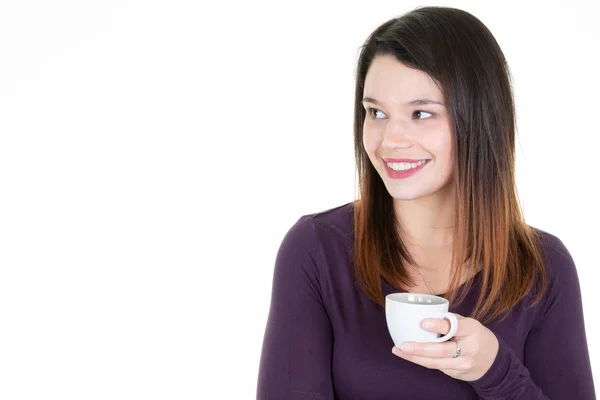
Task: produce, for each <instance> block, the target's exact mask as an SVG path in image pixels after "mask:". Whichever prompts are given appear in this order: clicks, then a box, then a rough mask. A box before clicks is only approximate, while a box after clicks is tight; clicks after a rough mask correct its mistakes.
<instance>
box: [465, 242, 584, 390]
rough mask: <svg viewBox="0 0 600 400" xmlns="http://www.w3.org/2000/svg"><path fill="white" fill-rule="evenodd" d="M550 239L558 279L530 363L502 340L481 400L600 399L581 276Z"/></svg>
mask: <svg viewBox="0 0 600 400" xmlns="http://www.w3.org/2000/svg"><path fill="white" fill-rule="evenodd" d="M546 240H547V241H548V242H547V243H546V249H547V255H546V258H547V263H548V267H549V269H550V270H551V274H550V275H551V276H552V277H551V280H550V284H549V287H548V292H547V295H546V296H545V298H544V300H543V302H542V303H541V308H540V313H539V316H538V318H537V321H535V323H534V326H533V328H532V329H531V331H530V332H529V335H528V337H527V339H526V342H525V353H524V362H523V363H522V362H521V361H520V360H519V358H518V357H517V356H516V354H515V353H514V352H513V351H512V350H511V349H510V347H509V346H508V345H506V344H505V343H504V341H502V340H501V339H500V338H499V341H500V348H499V351H498V355H497V357H496V360H495V361H494V364H493V365H492V367H491V368H490V370H489V371H488V372H487V373H486V374H485V375H484V376H483V377H482V378H481V379H479V380H478V381H475V382H472V386H473V388H474V389H475V390H476V391H477V393H478V395H479V397H480V398H481V399H485V400H491V399H506V400H510V399H514V400H517V399H518V400H521V399H522V400H535V399H552V400H563V399H568V400H572V399H577V400H593V399H596V395H595V392H594V382H593V378H592V371H591V366H590V359H589V354H588V348H587V341H586V333H585V326H584V319H583V308H582V301H581V291H580V286H579V279H578V277H577V271H576V269H575V265H574V262H573V259H572V258H571V255H570V254H569V252H568V251H567V249H566V248H565V246H564V244H563V243H562V242H561V241H560V240H559V239H557V238H556V237H553V236H550V237H548V238H546Z"/></svg>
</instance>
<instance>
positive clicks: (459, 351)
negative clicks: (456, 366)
mask: <svg viewBox="0 0 600 400" xmlns="http://www.w3.org/2000/svg"><path fill="white" fill-rule="evenodd" d="M454 343H456V353H455V354H454V355H453V356H452V358H458V357H460V353H461V351H462V349H461V348H460V343H458V341H457V340H454Z"/></svg>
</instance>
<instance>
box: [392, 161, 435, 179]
mask: <svg viewBox="0 0 600 400" xmlns="http://www.w3.org/2000/svg"><path fill="white" fill-rule="evenodd" d="M396 160H398V161H396ZM386 161H387V162H385V163H384V165H385V171H386V173H387V175H388V176H389V177H390V178H392V179H405V178H408V177H410V176H413V175H414V174H416V173H417V172H419V171H421V170H422V169H423V168H425V166H426V165H427V164H428V163H429V161H430V160H424V159H421V160H414V159H406V158H403V159H398V158H396V159H389V158H388V159H386ZM388 164H393V167H394V168H396V169H398V168H399V169H400V170H394V169H392V168H391V167H390V166H389V165H388Z"/></svg>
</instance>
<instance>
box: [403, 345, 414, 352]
mask: <svg viewBox="0 0 600 400" xmlns="http://www.w3.org/2000/svg"><path fill="white" fill-rule="evenodd" d="M413 349H414V348H413V346H412V344H403V345H402V346H400V350H402V352H403V353H412V352H413Z"/></svg>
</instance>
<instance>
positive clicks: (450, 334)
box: [433, 312, 458, 343]
mask: <svg viewBox="0 0 600 400" xmlns="http://www.w3.org/2000/svg"><path fill="white" fill-rule="evenodd" d="M441 316H442V317H444V318H445V319H447V320H449V321H450V332H448V333H447V334H446V335H444V336H442V337H439V338H436V339H434V340H433V341H434V342H435V343H440V342H445V341H446V340H450V339H452V337H453V336H454V335H455V334H456V330H457V329H458V319H457V318H456V315H454V314H452V313H451V312H447V313H444V314H442V315H441Z"/></svg>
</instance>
